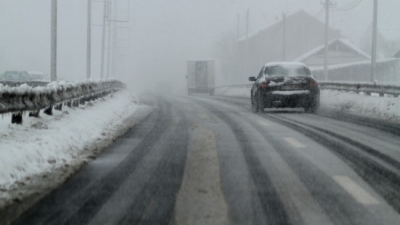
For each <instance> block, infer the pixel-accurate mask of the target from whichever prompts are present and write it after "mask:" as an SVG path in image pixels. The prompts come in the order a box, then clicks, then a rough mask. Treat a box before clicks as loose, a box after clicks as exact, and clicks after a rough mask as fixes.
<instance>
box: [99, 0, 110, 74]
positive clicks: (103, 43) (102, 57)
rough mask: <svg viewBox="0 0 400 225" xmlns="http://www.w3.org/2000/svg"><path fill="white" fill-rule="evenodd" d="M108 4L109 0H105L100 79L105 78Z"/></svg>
mask: <svg viewBox="0 0 400 225" xmlns="http://www.w3.org/2000/svg"><path fill="white" fill-rule="evenodd" d="M107 4H108V0H104V11H103V35H102V44H101V68H100V78H101V79H103V78H104V55H105V44H106V23H107Z"/></svg>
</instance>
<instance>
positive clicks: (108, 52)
mask: <svg viewBox="0 0 400 225" xmlns="http://www.w3.org/2000/svg"><path fill="white" fill-rule="evenodd" d="M111 17H112V16H111V2H109V5H108V18H111ZM111 26H112V25H111V21H108V40H107V41H108V44H107V48H108V51H107V74H106V78H109V77H110V63H111V59H110V58H111Z"/></svg>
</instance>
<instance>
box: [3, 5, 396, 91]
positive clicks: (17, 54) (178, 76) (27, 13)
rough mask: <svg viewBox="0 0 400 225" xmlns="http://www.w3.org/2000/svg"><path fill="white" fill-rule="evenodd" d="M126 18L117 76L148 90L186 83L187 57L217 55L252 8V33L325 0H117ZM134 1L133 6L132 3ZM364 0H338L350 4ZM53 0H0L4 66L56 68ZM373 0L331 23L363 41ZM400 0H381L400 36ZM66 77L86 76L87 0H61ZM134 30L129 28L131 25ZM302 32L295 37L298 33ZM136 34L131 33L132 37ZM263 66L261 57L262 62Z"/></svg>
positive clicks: (392, 35) (382, 18)
mask: <svg viewBox="0 0 400 225" xmlns="http://www.w3.org/2000/svg"><path fill="white" fill-rule="evenodd" d="M115 1H116V2H119V4H120V9H119V10H118V12H119V14H120V16H119V19H124V18H126V17H127V15H128V10H129V15H130V22H129V23H127V24H119V25H118V26H124V27H129V30H127V29H125V30H124V31H125V32H122V31H121V32H120V35H119V37H118V40H119V45H121V46H123V47H128V48H123V49H120V51H119V55H122V56H119V57H118V58H117V61H118V68H119V70H118V73H117V74H114V76H115V77H117V78H120V79H123V80H124V81H126V82H128V84H129V85H130V86H131V87H132V88H134V89H136V90H137V91H142V90H143V89H149V88H150V89H153V88H154V86H155V85H156V84H157V83H158V82H167V83H170V84H172V85H173V89H174V90H183V89H185V88H186V80H185V75H186V60H187V59H203V58H207V59H208V58H214V57H215V52H216V50H215V46H216V44H215V43H216V42H217V41H218V40H219V39H220V38H221V36H223V35H224V34H227V33H233V34H236V30H237V28H236V27H237V18H238V14H239V15H240V20H241V22H240V30H241V34H242V35H244V32H245V15H246V11H247V9H249V10H250V26H249V30H250V33H254V32H257V31H258V30H260V29H262V28H264V27H266V26H267V25H268V24H270V23H272V22H274V21H276V20H277V19H279V18H280V17H281V15H282V13H283V12H285V13H287V14H291V13H294V12H296V11H297V10H299V9H303V10H305V11H307V12H308V13H310V14H311V15H313V16H317V15H318V17H317V18H318V19H320V20H322V21H323V20H324V17H325V13H324V12H323V11H322V12H321V10H322V5H321V3H320V0H247V1H246V0H140V1H139V0H115ZM128 1H130V7H129V8H128V3H127V2H128ZM355 1H357V0H336V1H334V2H336V3H337V5H336V7H337V8H346V7H347V6H348V5H349V4H351V3H353V2H355ZM50 3H51V0H0V73H3V72H4V71H6V70H27V71H43V72H45V73H47V74H48V73H49V71H50ZM372 6H373V0H362V1H361V2H360V3H359V4H358V5H357V6H356V7H355V8H354V9H352V10H349V11H339V10H334V9H333V10H332V11H331V27H333V28H335V29H340V30H341V32H342V34H343V35H345V36H346V37H348V38H349V39H350V40H352V41H353V42H354V43H355V44H359V42H360V38H361V37H362V35H363V34H364V32H365V31H366V29H367V27H368V26H369V25H370V24H371V23H372ZM102 10H103V3H102V2H99V1H97V0H96V1H93V16H92V18H93V19H92V20H93V22H92V24H93V25H101V23H102V13H103V11H102ZM399 12H400V1H399V0H380V1H379V30H380V32H381V34H382V35H383V36H384V37H385V38H386V39H389V40H397V39H400V17H399ZM58 13H59V14H58V77H59V78H61V79H67V80H84V79H85V74H86V34H87V33H86V29H87V28H86V18H87V1H86V0H58ZM101 29H102V28H101V27H99V26H93V30H92V41H93V42H92V54H93V55H92V76H93V77H94V78H99V76H100V52H101V51H100V50H101ZM128 31H129V32H128ZM293 38H295V37H293ZM128 39H129V41H127V40H128ZM260 66H261V65H260Z"/></svg>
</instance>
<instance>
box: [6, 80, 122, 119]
mask: <svg viewBox="0 0 400 225" xmlns="http://www.w3.org/2000/svg"><path fill="white" fill-rule="evenodd" d="M123 88H125V84H124V83H122V82H121V81H118V80H106V81H83V82H65V81H60V82H51V83H48V84H47V85H46V86H37V87H31V86H29V85H28V84H22V85H20V86H19V87H10V86H8V85H6V86H5V85H4V84H2V83H0V114H4V113H12V114H13V116H12V123H22V114H23V113H24V112H30V116H36V117H37V116H39V112H40V110H41V109H46V110H45V113H46V114H49V115H51V114H52V108H53V106H54V107H55V109H58V110H61V108H62V106H63V105H67V106H69V107H72V106H79V104H84V102H86V101H90V100H94V99H97V98H99V97H103V96H105V95H107V94H110V93H112V92H115V91H118V90H120V89H123Z"/></svg>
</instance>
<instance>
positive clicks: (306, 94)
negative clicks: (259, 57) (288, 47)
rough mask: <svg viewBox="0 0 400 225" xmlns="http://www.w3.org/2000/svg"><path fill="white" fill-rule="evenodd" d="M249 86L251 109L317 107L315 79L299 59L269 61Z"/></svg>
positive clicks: (256, 110)
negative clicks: (251, 85)
mask: <svg viewBox="0 0 400 225" xmlns="http://www.w3.org/2000/svg"><path fill="white" fill-rule="evenodd" d="M249 81H255V82H254V84H253V87H252V89H251V105H252V110H253V112H255V113H257V112H264V109H265V108H299V107H304V109H305V111H306V112H315V111H316V110H317V109H318V107H319V99H320V98H319V94H320V91H319V87H318V82H317V81H316V80H315V78H314V77H313V76H312V75H311V72H310V69H309V68H308V67H307V66H306V65H305V64H303V63H300V62H277V63H268V64H266V65H265V66H263V67H262V69H261V71H260V73H259V74H258V77H249Z"/></svg>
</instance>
